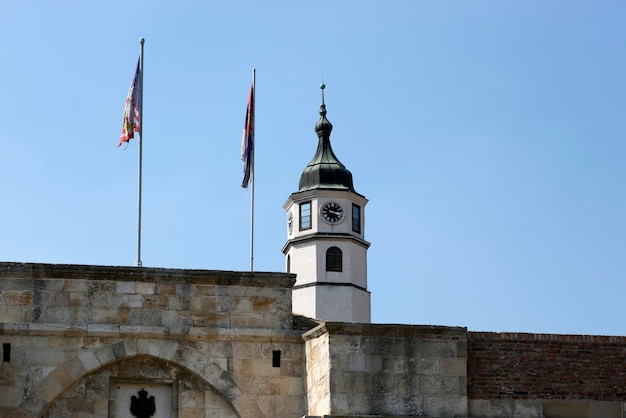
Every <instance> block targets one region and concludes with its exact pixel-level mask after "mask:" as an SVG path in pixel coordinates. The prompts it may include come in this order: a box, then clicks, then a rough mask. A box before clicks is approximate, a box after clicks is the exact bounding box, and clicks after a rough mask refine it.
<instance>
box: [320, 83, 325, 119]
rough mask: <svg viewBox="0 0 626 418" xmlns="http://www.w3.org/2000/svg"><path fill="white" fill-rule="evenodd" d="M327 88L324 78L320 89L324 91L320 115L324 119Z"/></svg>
mask: <svg viewBox="0 0 626 418" xmlns="http://www.w3.org/2000/svg"><path fill="white" fill-rule="evenodd" d="M325 88H326V84H324V79H323V78H322V84H320V89H322V105H321V106H320V115H322V117H326V104H324V89H325Z"/></svg>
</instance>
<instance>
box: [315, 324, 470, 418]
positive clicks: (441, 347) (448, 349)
mask: <svg viewBox="0 0 626 418" xmlns="http://www.w3.org/2000/svg"><path fill="white" fill-rule="evenodd" d="M465 334H466V330H465V328H453V327H433V326H409V325H374V324H351V323H334V322H333V323H328V322H327V323H324V324H322V325H320V326H319V327H317V328H315V329H313V330H311V331H309V332H308V333H307V334H305V336H304V337H305V340H306V346H305V350H306V355H305V358H306V362H307V364H306V370H307V383H308V384H309V387H308V388H307V389H308V405H309V410H308V412H309V415H311V416H314V415H316V416H335V415H337V416H360V415H372V416H387V415H389V416H438V417H457V416H467V396H466V384H467V382H466V376H467V374H466V361H467V345H466V339H465ZM326 358H328V361H329V363H330V364H329V367H328V366H325V367H319V365H318V363H317V361H318V359H322V361H324V359H326ZM324 374H325V375H324ZM325 399H328V400H329V402H324V400H325Z"/></svg>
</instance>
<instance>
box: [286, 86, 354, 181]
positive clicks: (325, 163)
mask: <svg viewBox="0 0 626 418" xmlns="http://www.w3.org/2000/svg"><path fill="white" fill-rule="evenodd" d="M320 89H321V90H322V104H321V105H320V119H319V120H318V121H317V123H316V124H315V132H316V133H317V137H318V144H317V151H316V152H315V156H314V157H313V159H312V160H311V162H310V163H309V164H308V165H307V166H306V168H305V169H304V171H302V176H300V188H299V190H298V191H300V192H302V191H305V190H312V189H331V190H350V191H352V192H355V190H354V185H353V183H352V173H350V170H348V169H347V168H346V166H345V165H343V164H342V163H341V161H339V159H338V158H337V156H336V155H335V153H334V152H333V148H332V146H331V145H330V133H331V132H332V130H333V124H332V123H330V121H329V120H328V119H327V118H326V113H327V112H326V103H325V101H324V90H325V89H326V85H325V84H324V83H322V84H321V85H320ZM355 193H356V192H355Z"/></svg>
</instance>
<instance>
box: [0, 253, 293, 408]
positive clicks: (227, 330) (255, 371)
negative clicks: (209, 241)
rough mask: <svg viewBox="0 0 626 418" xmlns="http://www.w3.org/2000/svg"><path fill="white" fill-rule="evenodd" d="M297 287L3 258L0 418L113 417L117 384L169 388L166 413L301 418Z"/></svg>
mask: <svg viewBox="0 0 626 418" xmlns="http://www.w3.org/2000/svg"><path fill="white" fill-rule="evenodd" d="M294 281H295V280H294V277H293V275H286V274H280V273H276V274H272V273H235V272H217V271H202V270H169V269H153V268H136V267H105V266H71V265H46V264H27V263H0V343H2V347H3V360H4V361H3V362H2V365H1V366H0V416H11V417H37V416H42V417H43V416H46V417H61V416H63V417H81V418H82V417H98V418H100V417H102V418H103V417H109V416H114V415H111V414H110V413H111V412H110V408H111V404H110V402H111V401H112V399H113V395H112V394H113V392H114V390H113V389H115V388H114V386H112V385H114V384H115V382H134V383H136V384H137V385H141V384H142V383H145V384H147V383H150V384H160V385H162V386H163V385H164V387H166V388H169V389H168V390H171V392H172V414H174V415H172V416H176V415H178V416H180V417H183V416H184V417H193V418H195V417H215V416H220V417H235V416H240V417H255V418H256V417H280V416H284V417H287V416H302V415H303V411H304V394H303V388H304V382H303V374H304V373H303V358H302V340H301V334H302V331H297V330H293V318H292V315H291V291H290V290H291V286H292V285H293V283H294ZM277 359H278V362H279V364H275V362H276V360H277ZM107 411H109V412H107Z"/></svg>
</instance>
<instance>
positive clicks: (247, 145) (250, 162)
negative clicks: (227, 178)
mask: <svg viewBox="0 0 626 418" xmlns="http://www.w3.org/2000/svg"><path fill="white" fill-rule="evenodd" d="M241 161H243V181H242V182H241V187H243V188H246V189H247V188H248V185H250V181H251V178H252V172H253V171H254V167H253V166H254V83H253V84H252V86H251V87H250V97H249V98H248V108H247V110H246V120H245V121H244V125H243V138H242V139H241Z"/></svg>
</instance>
